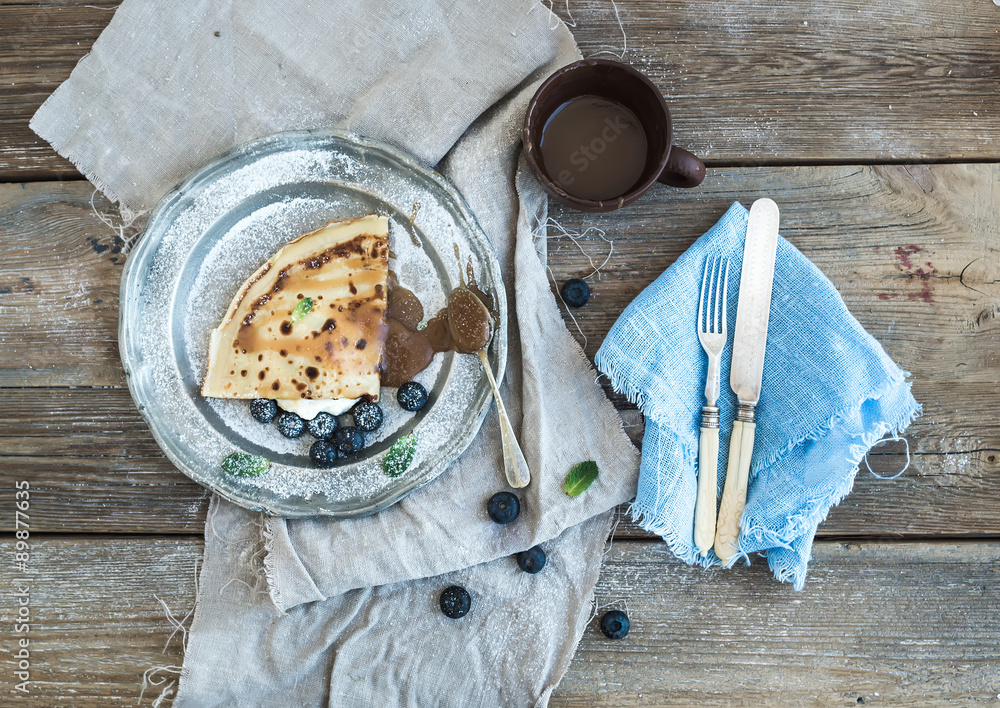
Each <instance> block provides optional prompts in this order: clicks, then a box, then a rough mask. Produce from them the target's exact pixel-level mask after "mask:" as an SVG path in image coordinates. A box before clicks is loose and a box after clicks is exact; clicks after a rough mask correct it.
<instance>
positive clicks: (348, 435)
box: [333, 425, 365, 457]
mask: <svg viewBox="0 0 1000 708" xmlns="http://www.w3.org/2000/svg"><path fill="white" fill-rule="evenodd" d="M333 444H334V445H336V446H337V451H338V452H339V453H340V454H341V455H344V456H345V457H346V456H347V455H357V454H358V453H359V452H361V451H362V450H364V449H365V436H364V435H362V434H361V431H360V430H358V429H357V428H355V427H354V426H353V425H347V426H344V427H343V428H337V432H335V433H334V434H333Z"/></svg>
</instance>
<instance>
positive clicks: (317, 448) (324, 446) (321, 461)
mask: <svg viewBox="0 0 1000 708" xmlns="http://www.w3.org/2000/svg"><path fill="white" fill-rule="evenodd" d="M338 457H340V455H338V454H337V448H336V447H335V446H334V444H333V443H331V442H328V441H326V440H317V441H316V442H314V443H313V444H312V447H310V448H309V459H310V460H312V461H313V464H314V465H316V466H317V467H322V468H323V469H327V468H330V467H333V466H334V465H335V464H337V458H338Z"/></svg>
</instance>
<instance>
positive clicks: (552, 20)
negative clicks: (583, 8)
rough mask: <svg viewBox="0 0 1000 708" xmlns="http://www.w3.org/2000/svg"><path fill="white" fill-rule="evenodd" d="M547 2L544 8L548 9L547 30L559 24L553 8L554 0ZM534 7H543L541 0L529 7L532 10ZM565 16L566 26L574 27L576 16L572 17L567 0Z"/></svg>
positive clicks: (567, 0)
mask: <svg viewBox="0 0 1000 708" xmlns="http://www.w3.org/2000/svg"><path fill="white" fill-rule="evenodd" d="M548 3H549V4H548V7H547V8H546V9H547V10H548V11H549V30H554V29H555V28H556V27H558V26H559V15H557V14H556V10H555V5H556V0H548ZM536 7H545V5H544V4H543V3H541V2H536V3H535V4H533V5H532V6H531V9H532V10H534V9H535V8H536ZM566 17H568V18H569V19H568V20H566V26H567V27H576V18H575V17H573V13H572V12H571V11H570V9H569V0H566Z"/></svg>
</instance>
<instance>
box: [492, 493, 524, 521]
mask: <svg viewBox="0 0 1000 708" xmlns="http://www.w3.org/2000/svg"><path fill="white" fill-rule="evenodd" d="M486 513H487V514H489V515H490V518H491V519H493V520H494V521H496V522H497V523H498V524H509V523H510V522H511V521H513V520H514V519H516V518H517V515H518V514H520V513H521V500H520V499H518V498H517V497H516V496H515V495H513V494H511V493H510V492H497V493H496V494H494V495H493V496H492V497H490V500H489V501H488V502H486Z"/></svg>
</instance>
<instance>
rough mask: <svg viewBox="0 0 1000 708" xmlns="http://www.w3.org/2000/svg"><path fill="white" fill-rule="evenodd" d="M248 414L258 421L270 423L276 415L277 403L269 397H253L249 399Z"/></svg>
mask: <svg viewBox="0 0 1000 708" xmlns="http://www.w3.org/2000/svg"><path fill="white" fill-rule="evenodd" d="M250 415H252V416H253V419H254V420H256V421H257V422H258V423H271V422H273V421H274V418H275V416H277V415H278V404H277V403H275V402H274V401H272V400H271V399H270V398H255V399H253V400H252V401H250Z"/></svg>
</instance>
